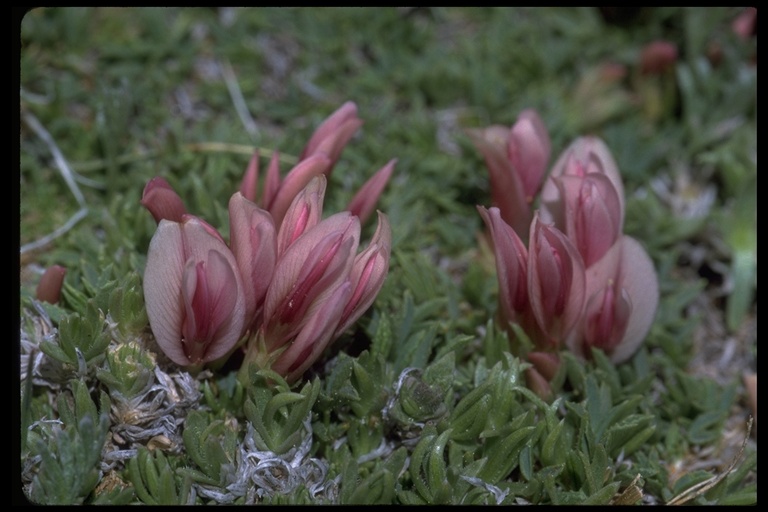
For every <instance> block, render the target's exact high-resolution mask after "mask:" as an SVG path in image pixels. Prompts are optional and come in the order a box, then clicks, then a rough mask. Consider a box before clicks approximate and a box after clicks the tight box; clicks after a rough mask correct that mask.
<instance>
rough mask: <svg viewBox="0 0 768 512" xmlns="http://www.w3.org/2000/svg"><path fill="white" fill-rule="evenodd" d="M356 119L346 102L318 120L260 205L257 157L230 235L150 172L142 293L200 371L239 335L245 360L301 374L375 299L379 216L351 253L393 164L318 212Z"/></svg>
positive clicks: (383, 253)
mask: <svg viewBox="0 0 768 512" xmlns="http://www.w3.org/2000/svg"><path fill="white" fill-rule="evenodd" d="M361 124H362V121H361V120H360V119H359V118H358V117H357V107H356V106H355V104H354V103H351V102H348V103H346V104H344V105H343V106H342V107H341V108H340V109H338V110H337V111H336V112H335V113H334V114H332V115H331V116H330V117H329V118H328V119H327V120H326V121H325V122H324V123H323V124H321V125H320V126H319V127H318V128H317V130H316V131H315V133H314V134H313V136H312V138H311V139H310V141H309V142H308V143H307V145H306V147H305V149H304V151H303V152H302V154H301V156H300V161H299V162H298V163H297V164H296V166H295V167H293V169H291V171H290V172H288V174H287V175H286V176H285V178H283V179H282V180H281V179H280V173H279V168H278V160H277V158H276V157H273V158H272V161H271V163H270V165H269V169H268V171H267V176H266V178H265V180H264V183H265V185H264V189H263V192H262V194H261V197H260V198H259V200H258V202H255V201H256V192H257V190H256V189H257V183H258V155H255V156H254V158H253V159H252V160H251V162H250V164H249V165H248V168H247V170H246V172H245V176H244V178H243V182H242V185H241V188H240V191H238V192H235V193H234V194H233V195H232V197H231V199H230V200H229V243H227V242H226V241H225V240H224V238H223V237H222V236H221V235H220V234H219V233H218V232H217V230H216V229H215V228H213V227H212V226H211V225H209V224H208V223H206V222H205V221H203V220H202V219H200V218H199V217H196V216H194V215H190V214H189V213H187V210H186V208H185V206H184V203H183V201H182V199H181V198H180V197H179V195H178V194H177V193H176V192H175V191H174V190H173V189H172V188H171V186H170V185H169V184H168V182H167V181H165V180H164V179H163V178H160V177H157V178H154V179H152V180H150V182H149V183H148V184H147V186H146V187H145V189H144V193H143V196H142V200H141V204H142V205H143V206H144V207H146V208H147V209H148V210H149V211H150V212H151V213H152V215H153V217H154V219H155V220H156V221H157V222H158V226H157V230H156V232H155V234H154V236H153V237H152V241H151V242H150V245H149V251H148V254H147V264H146V269H145V272H144V295H145V302H146V307H147V315H148V316H149V321H150V325H151V328H152V331H153V333H154V335H155V338H156V340H157V343H158V346H159V347H160V348H161V349H162V351H163V352H164V353H165V354H166V355H167V356H168V357H169V358H170V359H171V360H172V361H173V362H175V363H176V364H178V365H180V366H184V367H196V366H200V365H202V364H205V363H209V362H212V361H217V360H221V359H223V358H225V357H228V356H229V355H231V354H232V352H233V351H234V350H235V349H236V348H238V347H239V346H240V345H241V344H242V343H245V344H246V346H245V351H246V355H245V363H244V364H250V363H256V364H258V365H259V366H261V367H269V368H271V369H272V370H274V371H276V372H278V373H279V374H281V375H282V376H284V377H285V378H286V379H287V380H288V381H294V380H296V379H298V378H299V377H300V376H301V375H302V374H303V373H304V371H306V369H307V368H309V366H310V365H311V364H312V363H313V362H314V361H315V360H316V359H317V358H318V357H319V356H320V354H321V353H322V352H323V350H324V349H325V348H326V347H327V346H328V345H329V344H330V343H331V342H332V341H333V340H335V339H336V338H338V336H340V335H341V333H342V332H344V330H345V329H347V328H348V327H349V326H351V325H352V324H353V323H354V322H355V321H356V320H357V319H358V318H359V317H360V316H361V315H362V314H363V313H364V312H365V311H366V310H367V309H368V307H369V306H370V305H371V304H372V303H373V300H374V299H375V297H376V295H377V294H378V292H379V290H380V289H381V286H382V284H383V282H384V278H385V277H386V274H387V272H388V269H389V256H390V245H391V231H390V226H389V222H388V220H387V217H386V215H384V214H383V213H381V212H378V226H377V229H376V231H375V234H374V235H373V238H372V239H371V241H370V243H369V244H368V246H367V247H366V248H365V249H364V250H362V251H360V252H358V248H359V246H360V230H361V222H364V221H365V219H366V218H367V217H368V216H369V215H370V214H371V213H372V212H373V210H374V208H375V205H376V202H377V200H378V198H379V196H380V194H381V192H382V190H383V189H384V186H385V185H386V183H387V181H388V180H389V177H390V175H391V174H392V171H393V169H394V165H395V160H392V161H390V162H389V163H388V164H387V165H385V166H384V167H383V168H382V169H380V170H379V171H378V172H377V173H375V174H374V176H373V177H372V178H371V179H370V180H369V181H368V182H367V183H366V184H365V185H364V186H363V187H362V188H361V189H360V191H359V192H358V193H357V194H356V195H355V197H354V198H353V199H352V201H351V203H350V204H349V206H348V211H343V212H340V213H336V214H334V215H331V216H329V217H327V218H325V219H323V211H322V210H323V199H324V196H325V188H326V178H327V176H329V175H330V173H331V170H332V168H333V166H334V164H335V163H336V161H337V160H338V158H339V156H340V154H341V151H342V149H343V148H344V146H345V144H346V143H347V141H348V140H349V139H350V138H351V137H352V135H353V134H354V132H355V131H356V130H357V129H358V128H359V127H360V125H361Z"/></svg>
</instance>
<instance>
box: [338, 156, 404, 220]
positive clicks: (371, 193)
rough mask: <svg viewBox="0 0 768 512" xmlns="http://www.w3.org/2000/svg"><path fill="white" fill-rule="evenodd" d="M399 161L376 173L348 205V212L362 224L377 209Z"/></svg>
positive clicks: (394, 161) (392, 162)
mask: <svg viewBox="0 0 768 512" xmlns="http://www.w3.org/2000/svg"><path fill="white" fill-rule="evenodd" d="M396 163H397V159H395V158H393V159H392V160H390V161H389V162H388V163H387V165H385V166H384V167H382V168H381V169H379V170H378V171H376V173H375V174H374V175H373V176H371V178H370V179H369V180H368V181H366V182H365V184H363V186H362V187H360V190H358V191H357V194H355V197H353V198H352V201H350V202H349V205H347V210H349V211H350V212H352V215H357V216H358V217H359V218H360V223H361V224H365V221H366V220H368V217H370V215H371V213H373V210H374V209H375V208H376V203H377V202H378V201H379V197H380V196H381V193H382V191H383V190H384V187H386V186H387V182H389V178H390V177H391V176H392V171H393V170H394V168H395V164H396Z"/></svg>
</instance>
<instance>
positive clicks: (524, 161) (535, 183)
mask: <svg viewBox="0 0 768 512" xmlns="http://www.w3.org/2000/svg"><path fill="white" fill-rule="evenodd" d="M468 134H469V136H470V138H471V139H472V141H473V142H474V143H475V146H476V147H477V148H478V149H479V150H480V152H481V153H482V154H483V157H484V159H485V164H486V167H487V168H488V172H489V181H490V189H491V202H492V203H493V205H494V206H496V207H498V208H499V210H500V211H501V218H502V219H504V221H505V222H506V223H507V224H509V225H510V226H512V228H513V229H514V230H515V232H516V233H517V234H518V235H519V236H520V237H521V238H523V239H525V238H527V236H528V227H529V225H530V222H531V218H532V215H533V214H532V212H531V203H532V202H533V199H534V197H535V195H536V193H537V192H538V190H539V187H540V186H541V180H542V179H543V177H544V173H545V171H546V167H547V163H548V161H549V157H550V152H551V143H550V140H549V134H548V132H547V130H546V128H545V126H544V123H543V122H542V121H541V118H540V117H539V116H538V114H537V113H536V112H535V111H533V110H525V111H523V112H522V113H521V114H520V116H519V117H518V119H517V121H516V122H515V124H514V125H513V126H512V128H511V129H508V128H505V127H503V126H499V125H493V126H490V127H488V128H485V129H481V130H470V131H469V132H468Z"/></svg>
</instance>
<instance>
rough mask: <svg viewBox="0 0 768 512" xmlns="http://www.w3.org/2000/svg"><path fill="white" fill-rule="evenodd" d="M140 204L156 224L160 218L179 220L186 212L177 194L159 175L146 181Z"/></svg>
mask: <svg viewBox="0 0 768 512" xmlns="http://www.w3.org/2000/svg"><path fill="white" fill-rule="evenodd" d="M141 205H142V206H143V207H144V208H146V209H147V210H149V213H151V214H152V217H154V219H155V222H157V223H158V224H159V223H160V221H161V220H162V219H166V220H171V221H174V222H181V217H182V215H184V214H185V213H187V209H186V208H185V207H184V202H183V201H182V200H181V197H179V194H177V193H176V191H175V190H173V188H172V187H171V186H170V185H169V184H168V182H167V181H165V179H163V178H161V177H159V176H158V177H155V178H152V179H151V180H149V182H147V185H146V186H145V187H144V193H143V194H142V195H141Z"/></svg>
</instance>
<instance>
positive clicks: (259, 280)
mask: <svg viewBox="0 0 768 512" xmlns="http://www.w3.org/2000/svg"><path fill="white" fill-rule="evenodd" d="M229 225H230V228H229V238H230V247H231V249H232V253H233V254H234V256H235V260H236V261H237V266H238V269H239V270H240V275H241V277H242V279H243V293H244V294H245V326H244V327H245V329H248V328H249V327H251V326H252V325H254V324H256V323H258V321H259V319H260V313H261V307H262V305H263V303H264V297H265V296H266V294H267V288H268V287H269V283H270V281H271V280H272V273H273V272H274V269H275V264H276V261H277V238H276V234H275V225H274V223H273V222H272V217H271V216H270V215H269V212H267V211H265V210H262V209H261V208H259V207H258V206H256V205H255V204H254V203H252V202H251V201H249V200H247V199H246V198H244V197H243V196H242V194H240V193H239V192H237V193H235V194H234V195H233V196H232V198H231V199H230V200H229Z"/></svg>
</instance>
